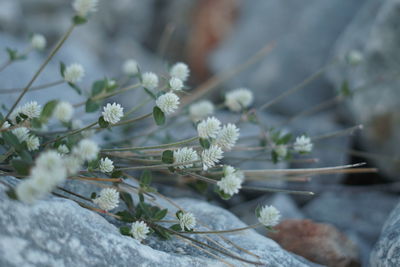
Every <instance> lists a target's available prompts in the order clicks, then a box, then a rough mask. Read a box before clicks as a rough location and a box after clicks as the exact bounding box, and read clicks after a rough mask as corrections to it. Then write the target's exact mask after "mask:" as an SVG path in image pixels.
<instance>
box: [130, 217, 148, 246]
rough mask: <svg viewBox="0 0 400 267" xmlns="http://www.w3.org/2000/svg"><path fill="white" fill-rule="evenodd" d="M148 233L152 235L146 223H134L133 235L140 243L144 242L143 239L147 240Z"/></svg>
mask: <svg viewBox="0 0 400 267" xmlns="http://www.w3.org/2000/svg"><path fill="white" fill-rule="evenodd" d="M148 233H150V229H149V227H148V226H147V224H146V223H145V222H143V221H136V222H134V223H132V226H131V235H132V236H133V238H135V239H137V240H138V241H139V242H140V241H142V240H143V239H146V237H147V234H148Z"/></svg>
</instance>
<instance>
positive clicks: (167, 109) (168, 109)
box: [156, 93, 179, 115]
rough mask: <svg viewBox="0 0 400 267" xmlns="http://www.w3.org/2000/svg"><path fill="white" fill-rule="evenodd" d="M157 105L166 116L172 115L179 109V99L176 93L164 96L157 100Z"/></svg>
mask: <svg viewBox="0 0 400 267" xmlns="http://www.w3.org/2000/svg"><path fill="white" fill-rule="evenodd" d="M156 105H157V107H159V108H160V109H161V111H162V112H164V113H165V115H170V114H172V113H174V112H175V110H177V109H178V107H179V97H178V96H177V95H176V94H174V93H166V94H163V95H161V96H159V97H158V98H157V100H156Z"/></svg>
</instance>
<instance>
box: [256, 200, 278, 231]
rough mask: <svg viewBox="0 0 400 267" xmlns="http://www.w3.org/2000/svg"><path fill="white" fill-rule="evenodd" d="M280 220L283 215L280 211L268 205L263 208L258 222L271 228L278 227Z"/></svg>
mask: <svg viewBox="0 0 400 267" xmlns="http://www.w3.org/2000/svg"><path fill="white" fill-rule="evenodd" d="M280 218H281V214H280V212H279V210H277V209H276V208H275V207H273V206H268V205H267V206H264V207H262V208H261V210H260V214H259V217H258V220H259V221H260V223H262V224H263V225H264V226H267V227H271V226H275V225H277V224H278V223H279V219H280Z"/></svg>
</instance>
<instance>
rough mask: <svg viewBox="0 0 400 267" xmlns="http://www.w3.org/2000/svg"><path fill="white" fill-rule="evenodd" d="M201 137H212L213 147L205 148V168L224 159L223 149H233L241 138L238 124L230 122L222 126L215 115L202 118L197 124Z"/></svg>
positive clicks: (203, 157)
mask: <svg viewBox="0 0 400 267" xmlns="http://www.w3.org/2000/svg"><path fill="white" fill-rule="evenodd" d="M197 133H198V135H199V137H200V138H207V139H211V140H212V142H211V144H212V145H211V147H210V148H208V149H205V150H203V152H202V156H201V158H202V160H203V169H204V170H207V169H208V168H211V167H214V166H215V164H216V163H218V162H219V160H220V159H222V154H223V150H225V151H228V150H231V149H232V148H233V147H234V146H235V145H236V142H237V140H238V139H239V129H238V128H237V127H236V125H234V124H232V123H228V124H227V125H224V126H223V127H221V122H220V121H219V120H218V119H217V118H215V117H209V118H207V119H205V120H202V121H201V122H200V123H199V124H198V125H197Z"/></svg>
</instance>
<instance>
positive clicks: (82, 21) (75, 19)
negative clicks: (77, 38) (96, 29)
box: [72, 16, 87, 25]
mask: <svg viewBox="0 0 400 267" xmlns="http://www.w3.org/2000/svg"><path fill="white" fill-rule="evenodd" d="M72 21H73V22H74V24H75V25H81V24H85V23H86V22H87V19H86V18H85V17H81V16H74V17H73V18H72Z"/></svg>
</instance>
